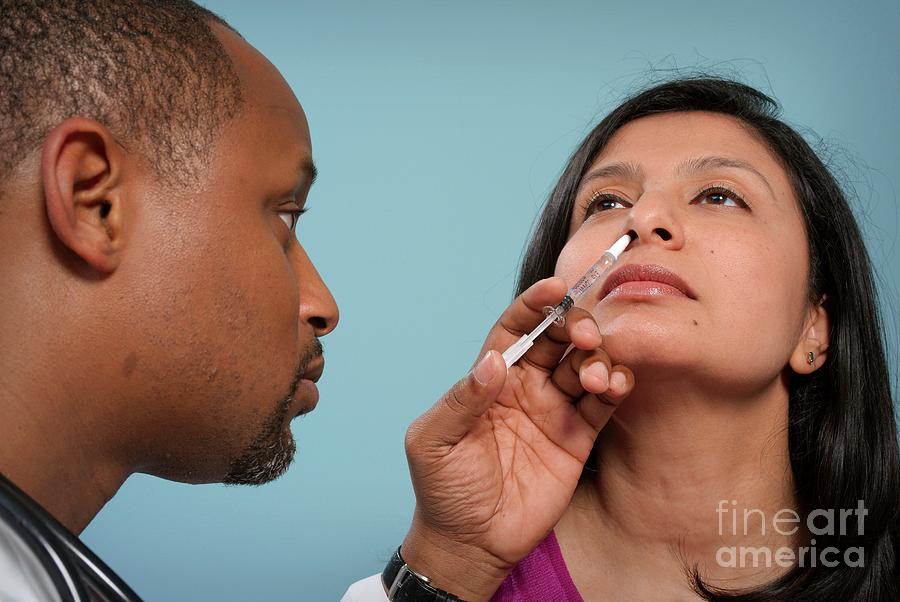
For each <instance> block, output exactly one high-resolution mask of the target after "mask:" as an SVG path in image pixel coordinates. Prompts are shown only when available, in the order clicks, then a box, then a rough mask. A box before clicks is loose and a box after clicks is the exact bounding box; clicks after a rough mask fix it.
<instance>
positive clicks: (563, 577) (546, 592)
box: [493, 531, 584, 602]
mask: <svg viewBox="0 0 900 602" xmlns="http://www.w3.org/2000/svg"><path fill="white" fill-rule="evenodd" d="M539 600H547V601H550V600H552V601H553V602H584V600H583V599H582V597H581V594H579V593H578V590H577V589H575V584H574V583H573V582H572V577H571V576H570V575H569V570H568V569H567V568H566V563H565V561H564V560H563V557H562V552H561V551H560V549H559V542H557V541H556V534H555V533H554V532H553V531H550V535H548V536H547V538H546V539H545V540H544V541H542V542H541V543H540V544H539V545H538V547H536V548H535V549H534V551H532V552H531V554H529V555H528V556H526V557H525V558H524V559H523V560H522V561H521V562H520V563H519V564H517V565H516V566H515V568H514V569H513V570H512V572H511V573H510V574H509V575H507V577H506V580H505V581H504V582H503V583H502V584H501V585H500V589H498V590H497V593H495V594H494V598H493V602H537V601H539Z"/></svg>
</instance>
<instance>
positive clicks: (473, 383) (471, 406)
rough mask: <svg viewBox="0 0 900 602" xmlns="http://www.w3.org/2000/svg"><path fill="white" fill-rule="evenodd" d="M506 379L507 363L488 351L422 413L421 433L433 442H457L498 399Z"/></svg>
mask: <svg viewBox="0 0 900 602" xmlns="http://www.w3.org/2000/svg"><path fill="white" fill-rule="evenodd" d="M505 382H506V363H505V362H504V361H503V357H502V356H501V355H500V354H499V353H497V352H496V351H494V350H491V351H488V352H487V353H486V354H485V355H484V357H483V358H481V360H480V361H479V362H478V363H477V364H476V365H475V367H474V368H473V369H472V371H471V372H469V373H468V374H466V376H465V377H463V378H462V379H461V380H459V381H458V382H457V383H456V384H455V385H453V387H452V388H451V389H450V390H449V391H447V393H446V394H445V395H444V396H443V397H441V399H439V400H438V402H437V403H436V404H434V406H433V407H432V408H431V410H430V411H429V412H428V413H427V414H426V416H423V418H425V424H423V425H422V431H423V432H422V433H421V435H424V436H425V437H424V438H426V439H429V440H430V442H431V443H432V444H435V443H436V444H440V445H456V444H457V443H459V441H460V440H461V439H462V438H463V437H465V436H466V434H468V433H469V431H471V430H472V428H474V426H475V424H476V423H477V422H478V419H479V418H481V416H482V415H484V413H485V412H486V411H487V410H488V408H490V407H491V405H492V404H493V403H494V401H496V399H497V396H498V395H499V394H500V391H502V390H503V383H505Z"/></svg>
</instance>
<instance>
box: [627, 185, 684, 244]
mask: <svg viewBox="0 0 900 602" xmlns="http://www.w3.org/2000/svg"><path fill="white" fill-rule="evenodd" d="M627 227H628V229H629V230H631V231H633V232H634V234H636V235H637V238H638V239H639V240H640V241H641V242H642V243H645V244H646V243H654V244H658V245H661V246H664V247H666V248H667V249H672V250H675V249H680V248H681V247H682V246H683V245H684V230H683V228H682V225H681V221H680V217H679V216H678V215H677V211H675V206H674V204H673V201H672V199H669V198H667V197H666V195H664V194H662V193H659V192H655V193H644V194H643V195H642V196H641V198H640V199H638V202H637V203H635V204H634V206H633V207H632V208H631V211H629V215H628V223H627Z"/></svg>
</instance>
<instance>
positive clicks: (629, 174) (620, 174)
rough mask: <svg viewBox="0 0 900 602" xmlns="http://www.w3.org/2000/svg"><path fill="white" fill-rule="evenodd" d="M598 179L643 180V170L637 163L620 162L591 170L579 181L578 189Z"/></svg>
mask: <svg viewBox="0 0 900 602" xmlns="http://www.w3.org/2000/svg"><path fill="white" fill-rule="evenodd" d="M600 178H622V179H625V180H641V179H643V178H644V170H643V169H641V166H640V165H638V164H637V163H630V162H622V163H610V164H609V165H604V166H602V167H598V168H597V169H594V170H591V171H590V172H589V173H588V174H587V175H585V176H584V177H583V178H582V179H581V183H580V184H579V185H578V189H579V190H581V189H582V188H584V186H585V185H586V184H587V183H588V182H590V181H591V180H598V179H600Z"/></svg>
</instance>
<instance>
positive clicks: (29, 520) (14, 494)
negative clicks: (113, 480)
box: [0, 474, 141, 602]
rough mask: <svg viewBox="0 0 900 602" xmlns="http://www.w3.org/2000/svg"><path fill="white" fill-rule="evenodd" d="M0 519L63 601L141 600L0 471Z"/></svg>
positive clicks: (106, 601)
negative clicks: (34, 558)
mask: <svg viewBox="0 0 900 602" xmlns="http://www.w3.org/2000/svg"><path fill="white" fill-rule="evenodd" d="M0 520H3V521H4V522H5V524H7V525H9V527H10V528H11V529H12V530H13V531H14V532H15V533H16V535H18V536H19V537H20V538H21V540H22V541H23V542H24V543H25V545H27V546H28V547H29V549H30V550H31V551H32V553H34V555H35V557H37V559H38V561H39V562H40V563H41V566H42V567H43V568H44V570H45V571H46V573H47V574H48V575H49V576H50V579H51V580H52V581H53V585H54V587H55V588H56V591H57V592H58V593H59V596H60V598H61V599H62V602H97V601H100V602H140V600H141V599H140V597H139V596H138V595H137V594H136V593H134V591H133V590H132V589H131V588H130V587H128V585H126V584H125V582H124V581H122V579H121V578H119V576H118V575H116V574H115V573H114V572H113V571H112V570H111V569H110V568H109V567H108V566H106V564H105V563H104V562H103V561H102V560H100V559H99V558H97V556H96V555H95V554H94V553H93V552H91V551H90V550H89V549H88V548H87V546H85V545H84V544H83V543H81V542H80V541H79V540H78V539H77V538H76V537H75V536H74V535H72V534H71V533H69V532H68V531H67V530H66V529H65V527H63V526H62V525H61V524H60V523H59V522H58V521H56V519H54V518H53V517H52V516H50V514H48V513H47V511H46V510H44V509H43V508H41V507H40V506H38V505H37V504H36V503H35V502H34V500H32V499H31V498H29V497H28V496H27V495H25V494H24V493H23V492H22V491H21V490H20V489H19V488H18V487H16V486H15V485H13V484H12V483H10V482H9V481H8V480H7V479H6V478H5V477H4V476H3V475H2V474H0Z"/></svg>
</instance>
